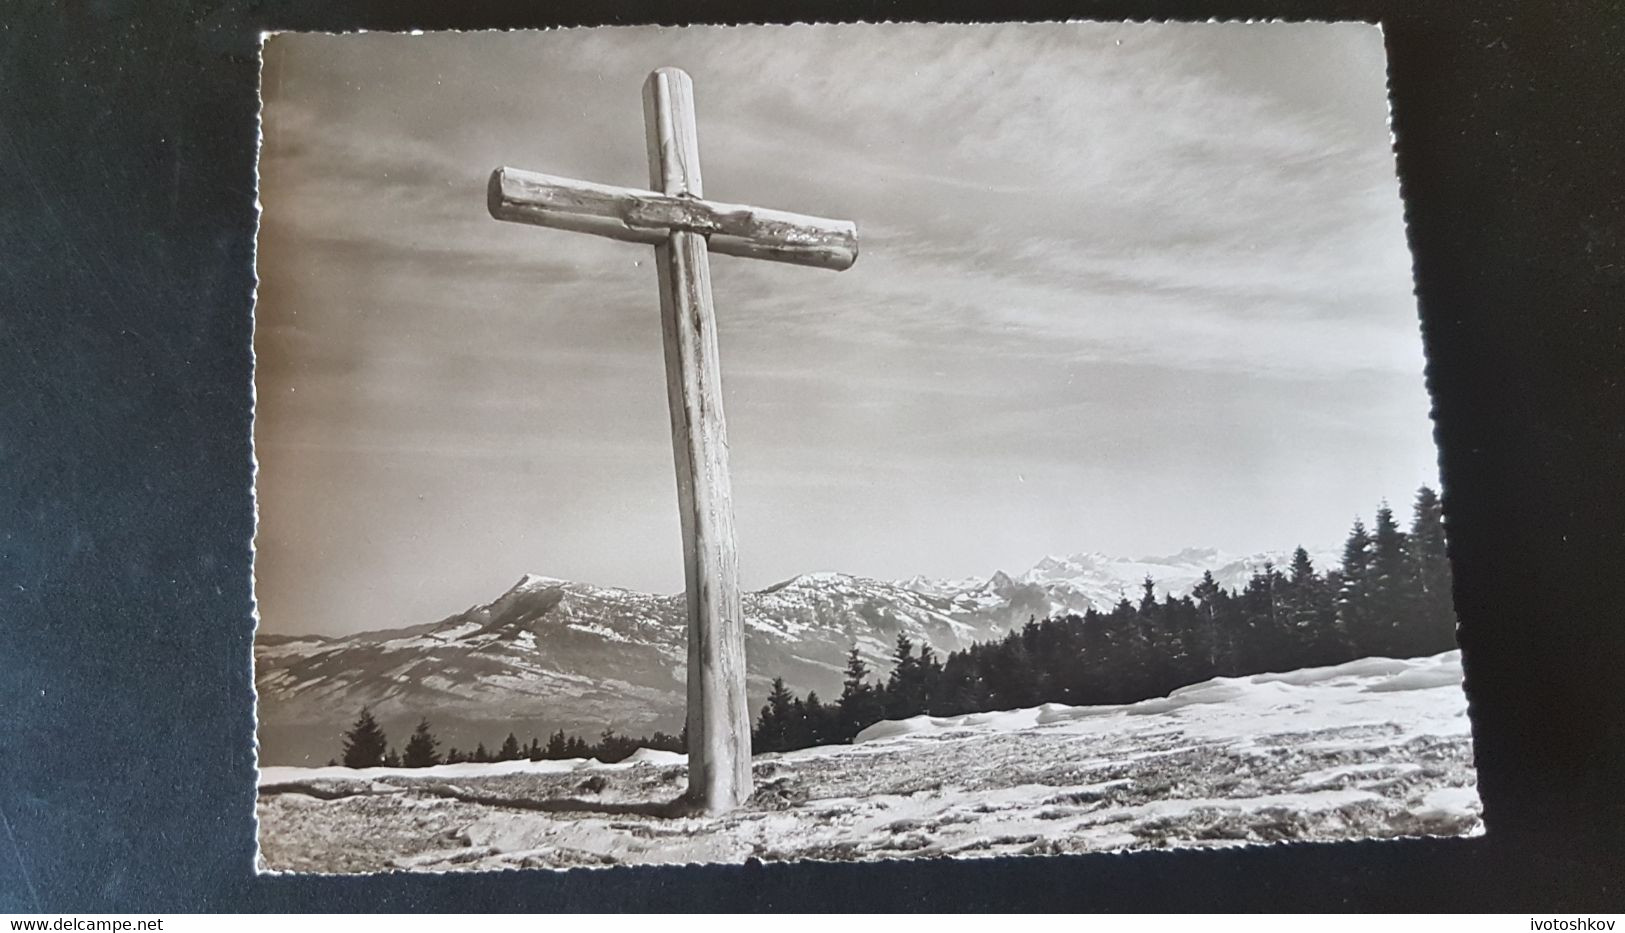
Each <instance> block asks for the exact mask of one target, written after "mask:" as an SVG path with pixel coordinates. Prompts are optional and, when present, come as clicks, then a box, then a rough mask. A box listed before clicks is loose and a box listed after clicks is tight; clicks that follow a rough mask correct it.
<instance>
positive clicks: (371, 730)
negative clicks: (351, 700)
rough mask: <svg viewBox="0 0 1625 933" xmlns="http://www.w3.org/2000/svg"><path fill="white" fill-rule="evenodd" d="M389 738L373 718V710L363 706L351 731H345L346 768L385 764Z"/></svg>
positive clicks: (371, 766)
mask: <svg viewBox="0 0 1625 933" xmlns="http://www.w3.org/2000/svg"><path fill="white" fill-rule="evenodd" d="M388 747H389V739H388V738H386V737H385V736H384V730H383V729H382V728H380V727H379V725H378V720H376V719H374V718H372V710H370V709H368V708H367V707H365V706H363V707H361V715H360V716H357V717H356V721H355V724H354V725H352V726H351V727H350V731H349V732H346V733H344V766H345V767H346V768H378V767H382V766H383V764H384V752H385V750H386V749H387V748H388Z"/></svg>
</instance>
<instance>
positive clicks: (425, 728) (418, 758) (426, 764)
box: [401, 719, 440, 768]
mask: <svg viewBox="0 0 1625 933" xmlns="http://www.w3.org/2000/svg"><path fill="white" fill-rule="evenodd" d="M439 747H440V743H439V742H437V741H435V737H434V734H433V733H431V732H430V731H429V720H427V719H420V720H418V727H417V729H415V730H413V732H412V737H411V738H410V739H407V740H406V754H405V756H404V757H402V758H401V764H402V765H404V766H405V767H408V768H430V767H433V766H435V765H437V764H439V763H440V753H439V752H438V751H436V749H438V748H439Z"/></svg>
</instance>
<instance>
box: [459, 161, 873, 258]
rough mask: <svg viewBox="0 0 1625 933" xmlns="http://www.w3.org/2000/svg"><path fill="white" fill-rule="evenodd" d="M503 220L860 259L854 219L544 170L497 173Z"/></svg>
mask: <svg viewBox="0 0 1625 933" xmlns="http://www.w3.org/2000/svg"><path fill="white" fill-rule="evenodd" d="M486 201H487V206H488V207H489V208H490V211H491V216H492V217H495V218H496V219H497V220H510V221H514V222H516V223H526V224H535V225H537V226H541V227H554V228H556V229H559V230H574V231H576V232H578V233H592V234H596V235H598V236H605V237H609V238H611V239H615V240H625V241H627V242H629V243H650V244H658V243H663V242H665V241H666V238H667V236H668V235H669V234H670V233H671V231H673V230H692V231H694V232H696V233H700V234H703V235H705V237H706V239H707V240H708V241H709V243H710V251H711V252H713V253H721V254H723V255H725V256H744V257H746V258H749V259H771V260H774V261H776V262H788V263H794V264H796V265H801V266H817V267H820V268H824V269H835V270H840V269H846V268H848V267H850V266H851V265H852V263H854V262H856V261H857V258H858V228H857V225H856V224H854V223H852V222H851V221H849V220H830V219H828V218H825V217H809V216H807V215H805V214H791V213H789V212H787V211H774V210H767V209H765V208H759V207H746V206H744V205H741V204H722V203H719V202H717V201H707V200H704V199H702V198H693V197H682V196H677V195H668V194H661V193H659V192H655V191H644V190H641V189H638V188H618V187H615V186H613V185H599V184H594V183H593V182H590V181H577V180H576V179H573V178H560V177H558V176H555V175H543V174H541V173H540V172H526V171H523V170H521V169H515V168H499V169H497V170H496V171H494V172H492V173H491V183H490V186H489V188H488V189H487V194H486Z"/></svg>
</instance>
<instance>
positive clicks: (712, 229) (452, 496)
mask: <svg viewBox="0 0 1625 933" xmlns="http://www.w3.org/2000/svg"><path fill="white" fill-rule="evenodd" d="M260 138H261V142H260V152H259V162H258V175H259V177H258V185H259V187H258V199H259V209H260V215H259V226H258V231H257V236H256V240H255V257H254V263H255V270H256V274H257V279H258V282H257V290H256V294H255V301H254V311H253V314H254V336H253V352H254V358H253V359H254V413H253V456H254V463H255V474H254V497H255V508H256V513H257V519H256V520H257V527H256V530H255V535H254V541H253V548H254V551H253V587H254V589H253V593H254V599H255V607H256V609H255V611H256V620H257V621H256V625H257V628H256V631H255V635H254V639H253V657H252V663H253V676H254V686H255V690H256V694H257V696H256V706H255V717H256V729H257V735H256V748H255V754H256V756H257V765H258V786H257V796H256V803H255V816H256V818H257V832H258V843H259V851H258V855H257V868H258V870H259V871H261V872H297V873H305V872H314V873H337V874H355V873H373V872H400V871H420V872H448V871H482V870H500V869H516V868H543V869H576V868H589V867H598V868H603V867H613V866H625V865H650V864H663V865H687V864H696V863H699V864H709V863H729V864H738V863H743V862H746V861H750V860H760V861H764V862H788V861H799V860H822V861H843V862H847V861H857V862H866V861H879V860H892V859H931V858H955V859H966V858H984V857H994V856H1016V855H1024V856H1043V855H1060V854H1071V853H1086V852H1123V851H1136V850H1148V849H1161V850H1167V849H1195V848H1216V847H1230V846H1247V845H1262V844H1272V843H1281V842H1342V841H1351V840H1365V839H1395V838H1402V837H1423V836H1451V837H1454V836H1474V835H1479V834H1481V833H1482V831H1483V829H1482V820H1481V807H1480V803H1479V797H1478V792H1477V778H1476V773H1475V770H1474V763H1473V742H1472V723H1471V720H1470V718H1469V715H1468V701H1467V696H1466V694H1465V693H1464V691H1463V687H1462V667H1461V657H1460V652H1459V650H1458V647H1457V640H1456V614H1455V609H1454V606H1453V602H1452V580H1451V564H1450V560H1449V557H1448V556H1447V550H1446V548H1447V538H1446V528H1447V523H1446V519H1445V513H1444V508H1443V506H1442V504H1441V496H1442V489H1441V485H1440V479H1439V467H1438V457H1439V455H1438V449H1437V447H1436V446H1435V441H1434V433H1433V422H1432V421H1431V419H1430V412H1431V410H1432V406H1431V402H1430V397H1429V392H1428V387H1427V382H1426V379H1425V371H1426V359H1425V358H1424V354H1423V344H1422V339H1421V332H1420V325H1419V318H1418V310H1417V302H1416V299H1415V297H1414V295H1413V282H1412V271H1411V255H1410V252H1409V250H1408V248H1407V240H1406V226H1405V209H1404V205H1403V203H1402V200H1401V196H1400V187H1399V183H1398V180H1397V177H1396V174H1395V159H1394V142H1393V137H1392V134H1391V131H1390V124H1389V106H1388V83H1387V61H1386V58H1385V53H1384V43H1383V32H1382V29H1381V28H1380V27H1378V26H1376V25H1373V24H1370V23H1276V22H1250V23H1242V22H1231V23H1218V22H1210V23H1096V22H1064V23H1063V22H1055V23H1008V24H966V25H948V24H926V23H920V24H863V23H858V24H846V25H798V26H732V27H721V26H717V27H710V26H686V27H655V26H636V27H631V26H628V27H589V28H570V29H552V30H545V31H512V32H499V31H485V32H432V31H431V32H423V33H404V32H401V33H390V32H364V33H346V34H322V33H299V32H280V33H269V34H267V35H266V36H265V37H264V39H263V44H262V47H261V111H260ZM1464 611H1465V610H1464ZM1486 769H1488V765H1487V764H1486ZM1486 774H1488V770H1486ZM1486 786H1488V784H1486Z"/></svg>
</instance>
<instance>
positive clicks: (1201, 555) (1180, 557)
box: [1140, 547, 1229, 567]
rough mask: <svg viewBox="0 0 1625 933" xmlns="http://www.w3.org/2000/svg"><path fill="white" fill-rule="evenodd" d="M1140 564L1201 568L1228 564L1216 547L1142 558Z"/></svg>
mask: <svg viewBox="0 0 1625 933" xmlns="http://www.w3.org/2000/svg"><path fill="white" fill-rule="evenodd" d="M1140 563H1142V564H1196V565H1198V566H1202V567H1218V566H1221V565H1223V564H1226V563H1229V558H1228V557H1226V556H1225V554H1224V552H1223V551H1220V550H1219V549H1218V548H1216V547H1188V548H1185V549H1184V550H1183V551H1180V552H1179V553H1178V554H1169V555H1167V556H1166V557H1142V558H1140Z"/></svg>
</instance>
